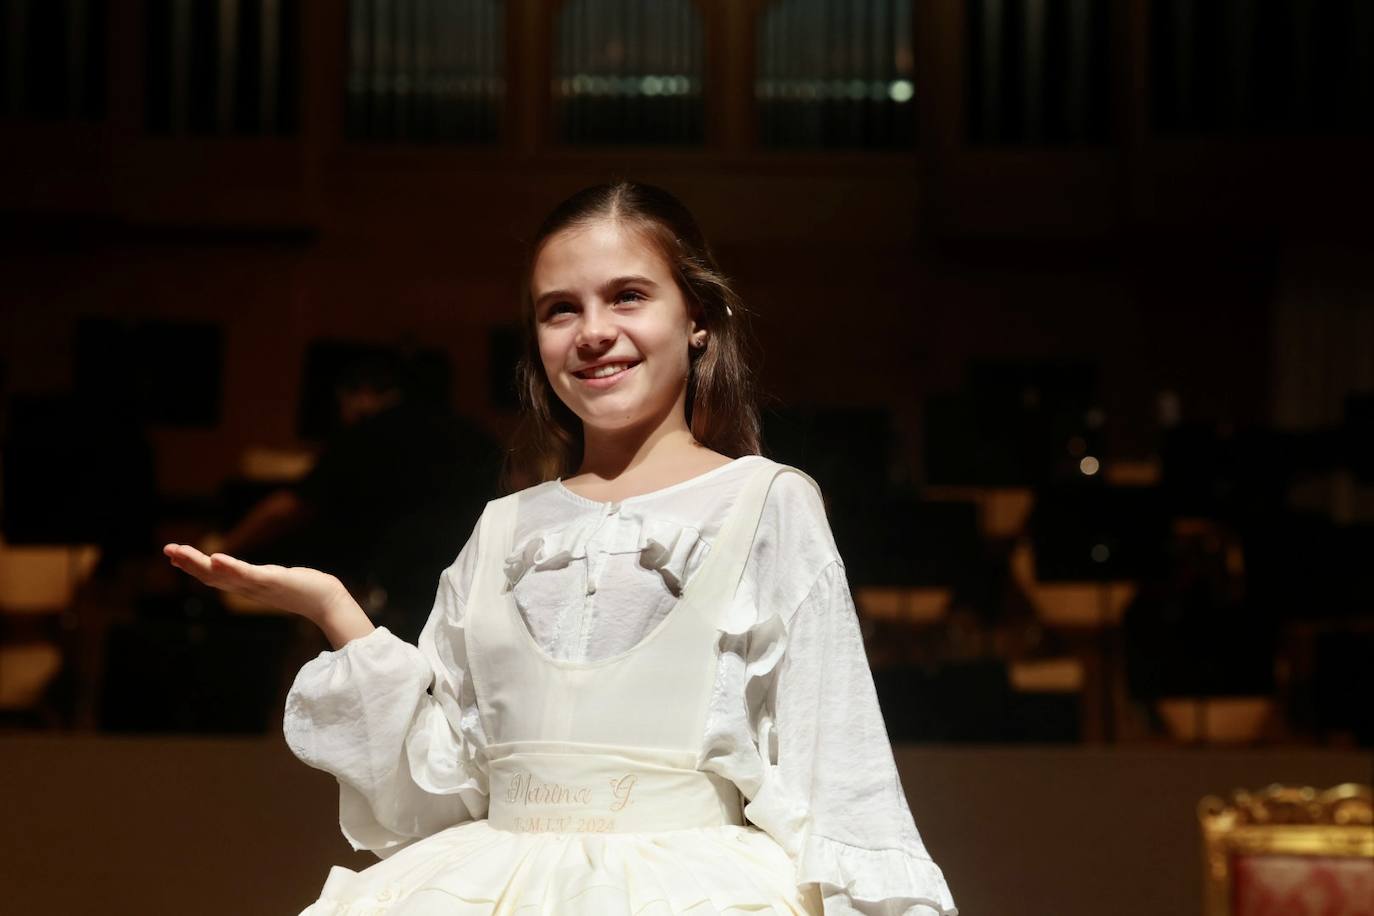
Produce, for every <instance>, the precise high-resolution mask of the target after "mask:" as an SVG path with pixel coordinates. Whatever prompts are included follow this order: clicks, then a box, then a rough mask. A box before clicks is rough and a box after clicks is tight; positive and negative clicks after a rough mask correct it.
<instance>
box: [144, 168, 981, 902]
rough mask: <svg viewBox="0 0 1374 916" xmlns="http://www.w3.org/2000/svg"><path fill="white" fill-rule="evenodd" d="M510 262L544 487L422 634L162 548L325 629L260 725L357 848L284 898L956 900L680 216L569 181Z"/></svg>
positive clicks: (515, 509)
mask: <svg viewBox="0 0 1374 916" xmlns="http://www.w3.org/2000/svg"><path fill="white" fill-rule="evenodd" d="M525 279H526V283H525V284H524V289H525V296H524V299H525V301H524V324H525V327H526V330H527V332H528V334H527V338H528V347H527V351H526V354H525V358H524V359H523V361H522V364H521V366H520V369H519V374H520V387H521V390H522V394H523V398H524V400H525V402H526V407H527V410H526V414H525V416H524V426H523V428H522V430H521V433H520V436H519V438H518V442H517V445H516V448H515V449H514V451H513V452H512V459H513V462H512V463H513V466H514V469H515V470H517V471H523V472H524V473H526V474H527V475H530V476H532V477H533V478H534V479H537V480H540V481H542V482H541V483H537V484H535V485H533V486H529V487H527V488H525V489H521V490H519V491H518V492H515V493H513V494H511V495H509V496H506V497H504V498H501V499H497V500H494V501H492V502H490V503H488V505H487V507H486V509H485V511H484V512H483V513H482V516H481V518H480V519H479V521H478V523H477V526H476V528H475V530H474V531H473V533H472V536H471V537H470V539H469V540H468V542H467V544H466V545H465V546H464V547H463V549H462V551H461V553H459V555H458V557H457V559H456V560H455V561H454V563H453V565H452V566H450V567H449V568H448V569H446V570H445V571H444V573H443V575H442V576H441V577H440V581H439V591H438V596H437V599H436V601H435V605H434V609H433V611H432V612H431V615H430V617H429V620H428V623H427V624H426V625H425V628H424V631H423V632H422V633H421V635H420V638H419V641H418V642H419V645H418V647H416V646H412V645H410V644H409V643H406V642H403V641H401V640H400V639H397V638H396V637H395V636H393V635H392V634H391V633H390V632H388V631H387V629H386V628H384V627H382V628H376V629H374V628H373V626H372V624H371V623H369V622H368V619H367V617H366V615H365V614H364V613H363V611H362V610H361V609H359V607H358V606H357V604H355V603H354V602H353V601H352V599H351V598H350V597H349V596H348V593H347V592H346V591H345V590H344V589H343V587H342V586H341V585H340V584H339V582H338V581H337V580H336V579H334V578H333V577H332V576H329V575H326V574H324V573H321V572H317V571H315V570H310V569H301V568H290V569H288V568H283V567H280V566H254V565H250V564H246V563H243V562H241V561H239V560H236V559H234V558H232V557H229V556H225V555H223V554H214V555H213V556H210V557H206V556H205V555H204V554H202V553H200V552H198V551H196V550H194V549H193V548H190V547H186V546H181V545H175V544H169V545H167V547H166V548H165V552H166V554H167V556H168V557H169V558H170V559H171V562H172V563H173V564H174V565H176V566H177V567H178V568H180V569H183V570H185V571H187V572H188V573H191V574H192V575H195V576H196V577H198V578H199V579H201V580H202V581H204V582H206V583H209V584H210V585H213V586H216V587H218V588H222V589H226V590H230V591H237V592H243V593H246V594H249V595H251V596H254V597H256V598H258V599H259V600H263V601H266V602H269V603H273V604H276V605H279V606H281V607H282V608H285V609H287V610H290V611H294V612H297V613H300V614H303V615H306V616H307V617H309V618H310V619H312V620H314V621H315V622H316V623H317V624H319V626H320V627H321V628H322V629H323V631H324V632H325V634H326V636H327V637H328V638H329V640H330V642H331V644H332V645H333V646H334V647H335V650H334V651H332V652H322V653H320V655H319V656H318V657H317V658H315V659H313V660H311V661H310V662H308V663H307V664H306V665H305V666H304V667H303V668H302V669H301V671H300V673H299V675H298V676H297V677H296V680H295V683H294V684H293V685H292V688H291V691H290V693H289V695H288V697H287V701H286V719H285V732H286V740H287V743H288V744H289V746H290V747H291V749H292V751H293V752H294V753H295V754H296V755H297V756H298V757H300V759H301V760H303V761H305V762H306V763H308V764H310V765H311V766H314V767H318V768H320V769H323V770H326V771H328V772H330V773H332V774H334V776H335V777H337V779H338V782H339V793H340V794H339V810H340V815H339V821H340V826H341V827H342V829H343V833H344V835H345V836H346V837H347V838H348V840H349V842H350V843H351V844H352V845H353V847H354V848H355V849H370V850H372V851H374V852H375V853H376V854H377V855H378V856H379V857H380V858H381V859H382V861H380V862H378V863H376V864H375V865H372V866H371V867H369V868H367V869H365V870H363V871H360V872H353V871H350V870H348V869H345V868H341V867H335V868H334V869H332V870H331V872H330V874H329V877H328V880H327V881H326V882H325V885H324V889H323V892H322V894H321V896H320V899H319V900H318V901H316V902H315V903H314V904H312V905H311V906H310V907H309V908H307V909H306V911H305V913H306V914H312V916H314V914H362V913H396V914H400V913H404V914H407V916H417V914H440V913H443V914H479V913H480V914H491V913H496V914H515V913H522V914H523V913H531V914H534V913H539V914H568V913H573V914H576V913H585V914H597V916H607V914H610V916H630V914H635V916H652V914H668V913H744V912H751V913H753V912H759V911H762V912H768V913H807V914H821V913H824V914H826V916H834V914H841V913H843V914H852V913H863V914H879V913H880V914H897V913H915V914H926V916H931V914H936V913H938V914H946V916H948V914H953V913H955V912H956V911H955V908H954V904H953V901H952V900H951V898H950V893H949V890H948V889H947V887H946V885H945V881H944V878H943V876H942V874H941V872H940V869H939V868H938V867H937V866H936V865H935V863H934V862H933V861H931V859H930V857H929V856H928V855H927V853H926V850H925V847H924V845H923V844H922V841H921V838H920V836H919V835H918V833H917V831H916V827H915V825H914V823H913V822H912V818H911V814H910V812H909V810H908V808H907V803H906V799H905V797H904V795H903V792H902V788H901V784H900V782H899V780H898V776H897V771H896V768H895V765H894V763H893V758H892V752H891V748H890V746H889V744H888V741H887V734H886V732H885V730H884V727H883V721H882V718H881V716H880V714H879V710H878V704H877V699H876V696H875V694H874V690H873V682H872V677H871V675H870V673H869V669H868V665H867V662H866V660H865V656H864V650H863V644H862V642H861V639H860V636H859V629H858V624H857V621H856V618H855V613H854V607H853V604H852V601H851V598H850V592H849V586H848V583H847V582H846V579H845V570H844V564H843V561H842V560H841V558H840V556H839V553H838V552H837V550H836V548H835V543H834V539H833V537H832V535H831V531H830V527H829V524H828V522H827V520H826V515H825V508H824V503H823V501H822V497H821V494H820V492H819V490H818V489H817V487H816V485H815V482H814V481H812V480H811V478H810V477H808V476H806V475H805V474H803V473H802V472H801V471H798V470H797V469H795V468H791V467H788V466H785V465H781V464H778V463H776V462H774V461H771V460H769V459H767V458H764V457H762V456H761V455H760V454H759V436H758V419H757V413H756V411H755V407H754V405H753V401H752V397H751V392H750V370H749V365H748V363H747V361H746V356H745V351H744V345H745V335H744V332H743V330H742V321H743V318H744V309H743V307H742V305H741V303H740V301H739V299H738V297H737V296H736V295H735V293H734V292H733V290H732V289H731V288H730V286H729V284H728V282H727V281H726V279H725V278H724V277H723V276H722V274H721V273H720V271H719V270H718V269H717V267H716V263H715V260H714V257H713V256H712V254H711V252H710V250H709V249H708V247H707V245H706V243H705V241H704V240H703V238H702V237H701V233H700V231H699V230H698V228H697V226H696V223H695V221H694V220H693V219H692V217H691V215H690V214H689V213H688V212H687V210H686V209H685V208H684V207H683V206H682V204H681V203H679V202H678V201H677V200H676V199H675V198H674V197H673V196H672V195H670V194H668V193H667V192H665V191H663V190H661V189H659V188H655V187H652V186H648V185H642V184H634V183H628V182H619V183H616V184H612V185H606V186H599V187H594V188H588V189H586V190H584V191H582V192H580V193H578V194H576V195H574V196H573V197H572V198H570V199H568V200H567V201H565V202H564V203H563V204H561V205H560V206H559V207H558V208H556V209H555V210H554V212H553V213H552V214H551V215H550V216H549V218H548V219H547V220H546V221H545V223H544V225H543V227H542V228H541V229H540V231H539V233H538V235H537V237H536V239H535V242H534V246H533V250H532V254H531V257H530V262H529V266H528V270H527V275H526V278H525ZM455 470H456V471H457V472H461V469H455Z"/></svg>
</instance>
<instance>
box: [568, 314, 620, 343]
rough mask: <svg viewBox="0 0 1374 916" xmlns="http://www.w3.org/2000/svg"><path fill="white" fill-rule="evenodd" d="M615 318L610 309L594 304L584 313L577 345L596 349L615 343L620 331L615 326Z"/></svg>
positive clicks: (578, 331)
mask: <svg viewBox="0 0 1374 916" xmlns="http://www.w3.org/2000/svg"><path fill="white" fill-rule="evenodd" d="M613 319H614V316H612V315H611V313H610V310H609V309H605V308H602V307H601V306H600V305H598V304H595V303H593V304H592V305H589V306H587V308H585V309H584V310H583V312H582V323H581V325H580V326H579V327H578V329H577V345H578V346H579V347H584V348H589V349H595V348H599V347H603V346H605V345H606V344H608V343H611V342H614V341H615V338H616V335H617V334H618V333H619V329H618V328H616V326H615V321H614V320H613Z"/></svg>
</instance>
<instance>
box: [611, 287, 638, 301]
mask: <svg viewBox="0 0 1374 916" xmlns="http://www.w3.org/2000/svg"><path fill="white" fill-rule="evenodd" d="M624 296H634V298H633V299H631V300H630V301H631V302H642V301H643V299H644V296H643V295H642V294H640V292H639V291H638V290H633V289H626V290H621V291H620V295H618V296H616V299H617V300H619V299H621V298H622V297H624Z"/></svg>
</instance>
